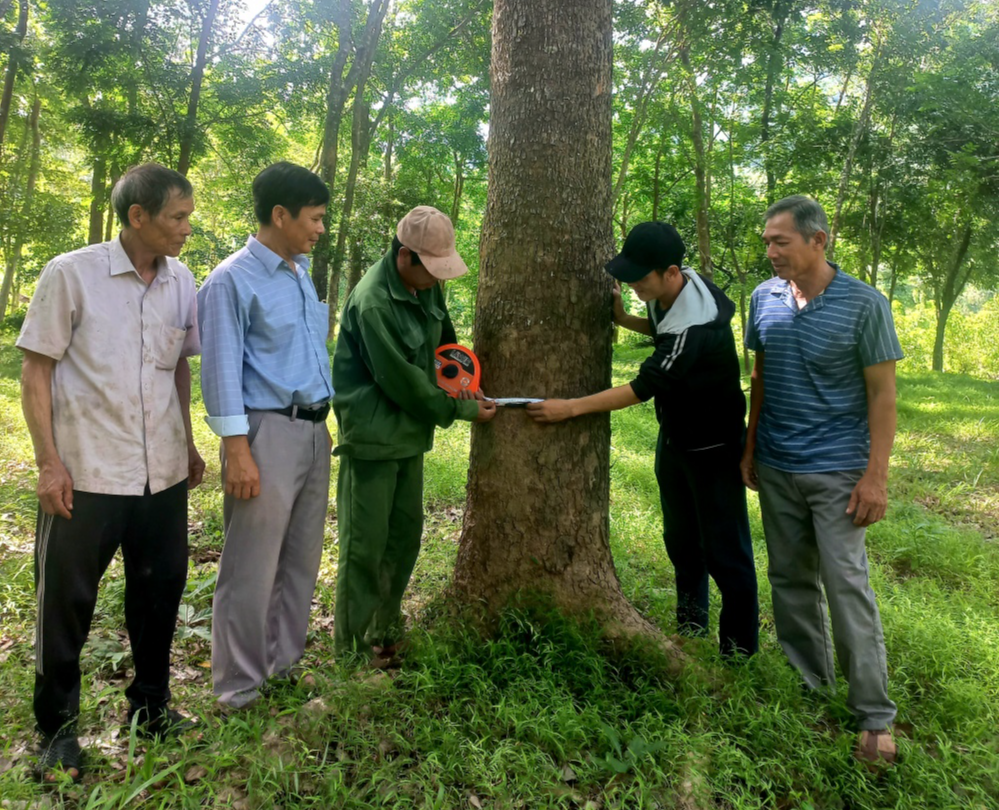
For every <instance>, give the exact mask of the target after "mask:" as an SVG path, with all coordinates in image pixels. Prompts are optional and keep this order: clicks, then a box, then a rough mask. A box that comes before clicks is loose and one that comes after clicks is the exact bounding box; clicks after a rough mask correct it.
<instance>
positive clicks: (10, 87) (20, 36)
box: [0, 0, 28, 154]
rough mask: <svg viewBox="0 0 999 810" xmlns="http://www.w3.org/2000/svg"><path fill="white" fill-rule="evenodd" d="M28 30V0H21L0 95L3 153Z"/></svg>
mask: <svg viewBox="0 0 999 810" xmlns="http://www.w3.org/2000/svg"><path fill="white" fill-rule="evenodd" d="M27 32H28V0H21V7H20V10H19V11H18V14H17V28H15V29H14V34H15V35H16V37H17V42H15V43H11V46H10V50H9V51H8V52H7V72H6V75H5V76H4V81H3V95H2V96H0V154H3V141H4V136H5V135H6V134H7V121H8V120H10V103H11V100H12V99H13V97H14V81H15V80H16V79H17V71H18V67H19V66H20V63H21V53H20V48H21V43H22V42H24V35H25V34H26V33H27Z"/></svg>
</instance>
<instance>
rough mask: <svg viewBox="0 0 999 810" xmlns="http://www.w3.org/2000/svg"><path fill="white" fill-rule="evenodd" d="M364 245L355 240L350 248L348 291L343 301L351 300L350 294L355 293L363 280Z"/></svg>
mask: <svg viewBox="0 0 999 810" xmlns="http://www.w3.org/2000/svg"><path fill="white" fill-rule="evenodd" d="M363 248H364V243H363V242H362V241H361V240H360V239H355V240H354V241H353V243H351V246H350V266H349V269H348V270H347V290H346V292H345V293H344V298H343V300H344V301H346V300H347V299H348V298H350V294H351V293H352V292H353V291H354V287H356V286H357V282H358V281H360V280H361V274H362V272H363V271H364V250H363Z"/></svg>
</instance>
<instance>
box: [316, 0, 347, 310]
mask: <svg viewBox="0 0 999 810" xmlns="http://www.w3.org/2000/svg"><path fill="white" fill-rule="evenodd" d="M334 11H335V14H334V19H333V22H334V25H335V26H336V29H337V36H338V42H337V51H336V56H334V57H333V67H332V69H331V70H330V80H329V85H328V87H327V90H326V120H325V125H324V127H323V143H322V148H321V149H320V152H319V176H320V177H321V178H322V180H323V182H324V183H326V186H327V187H328V188H329V190H330V205H329V207H328V208H327V210H326V218H325V219H324V220H323V224H324V225H325V226H326V230H325V231H324V232H323V234H322V235H321V236H320V237H319V242H318V243H317V244H316V247H315V249H314V250H313V252H312V283H313V284H314V285H315V287H316V294H317V295H318V296H319V300H320V301H326V300H327V298H328V296H329V273H330V259H331V258H332V256H331V253H332V249H331V247H330V235H331V229H332V219H333V204H332V203H333V186H334V184H335V183H336V166H337V148H338V146H339V141H340V123H341V122H342V121H343V108H344V106H345V105H346V103H347V96H349V95H350V86H349V85H348V79H349V74H348V76H347V78H345V77H344V70H346V67H347V59H348V58H349V56H350V52H351V51H352V50H353V49H354V35H353V30H352V27H351V24H352V22H353V15H352V14H351V3H350V0H338V2H335V3H334Z"/></svg>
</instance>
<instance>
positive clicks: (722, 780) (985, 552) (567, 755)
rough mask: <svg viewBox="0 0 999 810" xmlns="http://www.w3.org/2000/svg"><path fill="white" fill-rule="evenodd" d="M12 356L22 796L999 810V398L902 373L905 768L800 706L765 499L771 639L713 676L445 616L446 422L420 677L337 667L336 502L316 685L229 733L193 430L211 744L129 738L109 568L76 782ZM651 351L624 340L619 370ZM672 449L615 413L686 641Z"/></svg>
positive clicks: (11, 705)
mask: <svg viewBox="0 0 999 810" xmlns="http://www.w3.org/2000/svg"><path fill="white" fill-rule="evenodd" d="M12 342H13V335H12V334H10V333H7V334H4V335H0V611H2V621H3V624H2V631H0V710H2V712H3V716H4V718H5V723H4V729H3V734H2V737H0V795H2V796H3V806H4V807H25V808H27V807H48V806H59V805H60V803H61V802H64V803H65V806H68V807H79V808H91V807H93V808H97V807H108V808H110V807H125V806H133V805H135V806H140V805H141V806H146V807H170V808H173V807H200V806H213V805H217V806H232V807H236V808H270V807H280V808H299V807H320V808H326V807H331V808H332V807H336V808H339V807H358V808H359V807H371V806H384V807H420V808H459V807H460V808H470V807H471V808H479V807H496V808H508V807H509V808H517V807H522V808H539V807H559V808H591V809H592V810H596V808H603V807H607V808H611V807H628V808H631V807H635V808H637V807H643V808H673V807H677V808H693V807H715V808H757V807H759V808H763V807H768V808H769V807H773V808H801V810H820V809H823V810H825V809H828V810H844V809H845V808H995V807H999V798H997V797H999V383H986V382H982V381H979V380H976V379H972V378H969V377H962V376H955V375H948V376H940V375H931V374H906V373H905V372H904V371H903V373H902V375H901V378H900V388H899V390H900V406H899V416H900V426H899V436H898V442H897V445H896V451H895V455H894V459H893V468H892V485H891V494H892V504H891V508H890V511H889V515H888V518H887V519H886V520H885V521H884V522H883V523H881V524H879V525H877V526H875V527H874V528H873V529H872V530H871V531H870V533H869V548H870V556H871V562H872V578H873V581H874V587H875V590H876V591H877V593H878V595H879V599H880V605H881V611H882V616H883V619H884V626H885V635H886V639H887V646H888V665H889V676H890V684H891V693H892V695H893V697H894V699H895V700H896V702H897V703H898V705H899V720H900V724H899V739H900V744H901V751H902V762H901V764H900V765H899V767H897V768H896V769H894V770H893V771H891V772H889V773H886V774H884V775H881V776H873V775H870V774H868V773H867V772H866V771H865V770H863V769H862V768H861V767H860V766H859V765H858V764H856V763H855V762H853V760H852V758H851V756H850V751H851V748H852V745H853V741H854V735H853V733H852V731H851V729H850V726H849V716H848V713H847V711H846V709H845V706H844V703H843V697H842V693H840V695H838V696H836V697H832V698H823V697H817V696H814V695H806V694H804V693H803V692H802V690H801V689H800V687H799V684H798V680H797V678H796V676H795V674H794V673H793V672H791V671H790V670H789V668H788V667H787V666H786V664H785V662H784V658H783V656H782V654H781V652H780V650H779V648H778V647H777V645H776V643H775V641H774V637H773V627H772V619H771V616H772V614H771V609H770V599H769V588H768V587H767V586H766V580H765V551H764V547H763V542H762V532H761V529H760V522H759V512H758V509H757V506H756V502H755V500H753V501H752V502H751V516H752V519H753V530H754V537H755V538H756V558H757V567H758V571H759V574H760V576H761V591H762V593H761V596H762V609H763V638H762V641H763V648H762V651H761V653H760V655H758V656H757V657H756V658H754V659H753V660H752V661H751V662H750V663H749V664H748V665H745V666H741V667H737V668H726V667H724V666H722V665H721V663H720V662H719V661H718V660H717V659H716V657H715V653H714V651H713V650H712V649H711V645H708V644H702V643H700V642H692V643H690V644H689V645H688V646H687V648H686V649H687V650H688V651H691V652H692V653H693V655H695V656H696V657H697V658H698V659H700V660H701V661H702V662H703V663H704V673H707V675H706V676H705V674H704V673H701V674H696V675H695V674H691V675H689V676H685V677H683V678H681V679H679V680H670V679H669V678H667V677H666V676H665V675H664V673H663V669H662V667H661V666H660V664H661V662H659V661H657V660H656V658H655V656H654V654H651V653H648V652H647V651H642V650H635V651H633V652H631V653H628V654H625V655H623V656H615V657H607V656H605V655H604V652H605V650H603V649H602V647H601V645H600V642H599V641H598V640H597V634H596V633H595V632H594V629H593V628H589V627H586V626H582V627H580V626H575V625H572V624H569V623H567V622H565V621H564V620H562V619H561V618H559V617H558V616H557V615H554V614H549V615H545V614H543V613H539V612H537V611H535V612H530V611H526V610H525V611H516V610H514V611H511V612H510V613H509V614H507V615H506V617H505V619H504V624H503V632H502V633H501V634H500V636H499V637H498V639H497V640H494V641H489V642H484V641H483V640H482V639H480V638H477V637H476V636H475V635H474V634H473V633H471V632H469V631H466V630H462V629H461V628H460V627H456V626H455V625H454V624H453V623H452V622H450V621H448V620H447V619H446V616H445V612H444V611H443V610H442V609H441V608H442V601H441V599H440V594H441V592H442V590H443V588H444V587H445V585H446V584H447V581H448V577H449V575H450V571H451V568H452V565H453V561H454V556H455V552H456V539H457V532H458V529H459V527H460V520H461V508H462V503H463V491H464V479H465V467H466V463H467V452H468V431H467V428H466V427H465V426H458V427H456V428H454V429H452V430H450V431H443V432H440V433H439V434H438V437H439V439H438V446H437V449H436V450H435V451H434V453H433V454H431V456H429V457H428V460H427V501H428V524H427V535H426V539H425V546H424V551H423V554H422V556H421V558H420V561H419V563H418V566H417V570H416V573H415V575H414V578H413V585H412V588H411V592H410V597H409V599H408V601H407V604H406V610H407V613H408V615H409V617H410V619H411V620H412V622H413V629H412V637H413V639H414V643H415V649H414V651H413V653H412V654H411V656H410V658H409V660H408V661H407V663H406V665H405V666H404V668H403V669H402V670H400V671H399V672H398V673H395V674H393V675H391V676H386V675H381V674H378V675H369V674H367V673H356V672H355V673H352V672H350V671H348V670H346V669H344V668H341V667H339V666H337V665H336V664H335V663H333V659H332V652H331V638H330V629H331V624H332V611H333V593H334V588H335V581H336V544H335V537H336V518H335V510H334V511H333V512H332V513H331V516H330V523H329V526H328V543H327V552H326V554H325V556H324V561H323V569H322V573H321V575H320V586H319V589H318V592H317V594H316V599H315V605H314V618H313V622H312V627H313V631H312V633H311V639H310V644H309V648H308V651H307V654H306V656H307V657H306V660H307V663H308V664H310V665H311V666H313V667H314V668H315V671H316V674H317V680H318V691H317V693H316V694H315V695H307V694H305V693H304V692H301V691H298V690H297V689H295V688H293V687H285V688H282V689H279V690H277V691H276V692H275V693H274V694H273V695H271V696H270V697H269V698H268V699H267V700H266V701H264V702H262V703H261V704H259V705H257V706H255V707H253V708H252V709H251V710H249V711H247V712H245V713H243V714H240V715H238V716H235V717H230V718H228V719H227V718H224V717H223V716H222V715H221V714H220V713H219V711H218V710H217V708H216V706H215V704H214V702H213V701H212V699H211V695H210V681H209V668H208V667H209V660H210V652H209V645H208V641H207V639H208V630H209V627H210V605H211V595H212V586H213V583H214V576H215V568H216V561H217V558H218V555H219V552H220V550H221V526H220V520H221V518H220V514H221V498H220V494H219V488H218V464H217V460H216V453H215V451H214V447H215V442H214V441H213V439H212V438H211V436H210V435H209V433H208V431H207V429H206V428H204V427H203V426H202V425H199V427H198V433H199V436H198V438H199V443H200V446H201V447H202V449H203V453H204V455H205V456H206V459H208V460H209V475H208V477H207V478H206V482H205V484H204V485H203V486H202V487H201V489H199V490H198V491H197V492H196V493H195V494H194V496H193V498H192V508H191V539H192V562H191V570H190V578H189V583H188V589H187V594H186V596H185V599H184V604H183V606H182V608H181V618H180V627H179V632H178V639H177V642H176V644H175V648H174V660H175V668H174V694H175V702H176V704H177V705H178V706H181V707H182V708H184V709H185V710H186V711H188V712H191V713H193V714H195V715H197V716H198V717H199V718H200V719H201V732H200V733H199V734H196V735H195V734H192V735H188V736H187V737H185V738H184V739H182V740H180V741H178V742H174V743H169V744H156V745H150V746H146V745H144V744H138V745H136V744H135V743H134V741H133V740H131V739H130V738H129V735H128V734H127V733H122V732H119V731H118V724H119V723H120V722H121V720H122V718H123V715H124V705H123V698H122V696H121V690H122V688H123V686H124V685H125V684H126V683H127V677H128V671H129V666H130V659H129V655H128V646H127V639H126V638H125V637H124V634H123V632H122V627H123V619H122V607H121V604H122V591H123V580H122V575H121V567H120V565H119V564H117V563H115V564H114V565H113V567H112V570H111V571H110V572H109V575H108V577H107V578H106V580H105V582H104V585H103V588H102V592H101V597H100V601H99V605H98V609H97V616H96V619H95V622H94V628H93V632H92V635H91V641H90V642H89V644H88V646H87V648H86V651H85V653H84V669H85V676H84V687H83V695H84V697H83V716H82V718H81V727H82V734H83V735H84V736H85V738H86V739H85V742H86V743H87V745H88V746H89V750H90V757H89V768H90V770H89V773H88V776H87V778H86V780H85V782H84V784H82V785H80V786H68V785H67V786H63V787H62V788H61V789H51V788H50V789H45V790H43V789H41V788H39V787H38V786H36V785H34V784H33V783H31V782H30V781H28V779H27V770H26V767H25V764H26V761H27V758H28V754H29V753H30V749H31V746H32V744H33V732H32V723H33V721H32V718H31V712H30V697H31V688H32V686H31V684H32V657H33V651H32V641H31V640H32V632H33V612H34V611H33V593H32V558H31V549H32V531H33V525H34V510H35V500H34V496H33V468H32V464H31V453H30V446H29V443H28V439H27V435H26V431H25V429H24V427H23V422H22V421H21V417H20V412H19V406H18V399H17V398H18V386H17V375H18V362H19V359H18V357H17V353H16V351H15V350H14V349H12V348H11V344H12ZM645 351H646V350H642V349H637V348H629V347H627V346H624V347H620V348H619V350H618V353H617V357H616V367H615V373H616V379H618V380H619V381H622V382H623V381H625V380H626V379H627V378H628V374H629V373H630V372H631V371H632V370H634V368H635V367H636V366H637V364H638V362H639V361H640V360H641V358H642V357H643V356H644V354H645ZM510 416H513V417H514V418H516V417H515V415H508V417H510ZM655 435H656V424H655V416H654V414H653V411H652V409H651V406H639V407H636V408H632V409H630V410H629V411H627V412H622V413H618V414H615V416H614V435H613V443H614V446H613V461H614V464H613V469H612V476H613V478H612V488H613V489H612V511H611V526H612V534H613V540H612V542H613V551H614V558H615V561H616V563H617V568H618V572H619V574H620V577H621V581H622V584H623V587H624V589H625V591H626V593H627V594H628V596H629V597H630V598H631V599H632V600H633V601H634V603H635V604H636V605H638V606H639V608H640V609H641V610H642V611H643V612H644V613H645V614H646V615H648V616H649V617H651V618H652V620H653V621H654V622H656V623H657V624H658V625H659V626H660V627H662V628H663V629H664V630H666V631H667V632H672V629H673V621H672V612H673V607H674V596H673V591H672V588H673V582H672V577H671V571H670V566H669V563H668V560H667V559H666V555H665V552H664V550H663V548H662V541H661V537H660V532H661V527H660V516H659V508H658V503H657V494H656V486H655V480H654V477H653V474H652V449H653V447H654V440H655ZM713 612H714V613H716V612H717V604H715V605H714V606H713Z"/></svg>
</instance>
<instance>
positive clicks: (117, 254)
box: [109, 234, 177, 284]
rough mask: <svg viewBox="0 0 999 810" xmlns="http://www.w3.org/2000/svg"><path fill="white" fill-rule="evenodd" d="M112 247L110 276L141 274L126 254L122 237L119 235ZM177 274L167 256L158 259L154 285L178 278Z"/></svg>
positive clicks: (112, 242)
mask: <svg viewBox="0 0 999 810" xmlns="http://www.w3.org/2000/svg"><path fill="white" fill-rule="evenodd" d="M109 244H110V245H111V249H110V254H109V258H110V275H112V276H121V275H124V274H125V273H135V275H136V276H138V275H139V272H138V271H137V270H136V269H135V265H133V264H132V260H131V259H130V258H128V254H127V253H126V252H125V246H124V245H122V243H121V235H120V234H119V236H118V238H117V239H112V240H111V242H110V243H109ZM176 276H177V274H176V273H175V272H174V271H173V267H172V266H171V265H170V260H169V259H168V258H167V257H166V256H160V257H158V258H157V259H156V278H155V279H153V284H157V283H159V280H160V279H164V280H166V279H168V278H176Z"/></svg>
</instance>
